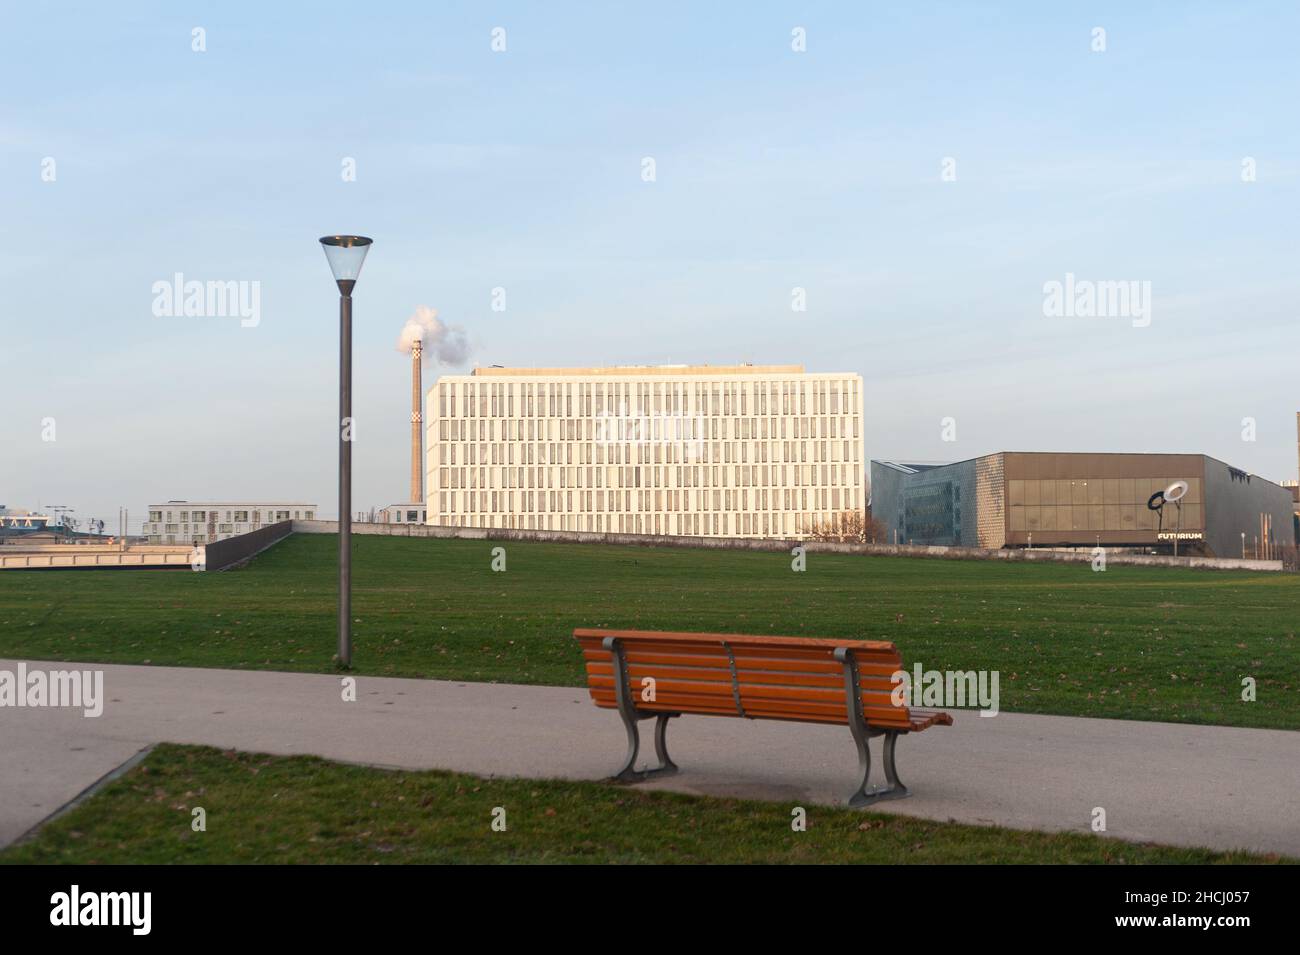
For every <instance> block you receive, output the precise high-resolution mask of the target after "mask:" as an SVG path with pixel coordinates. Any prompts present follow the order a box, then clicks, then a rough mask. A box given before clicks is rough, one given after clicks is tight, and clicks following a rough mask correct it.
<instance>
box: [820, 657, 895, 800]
mask: <svg viewBox="0 0 1300 955" xmlns="http://www.w3.org/2000/svg"><path fill="white" fill-rule="evenodd" d="M835 659H837V660H839V661H840V663H842V664H843V665H844V698H845V702H846V704H847V706H846V709H847V710H848V714H847V715H848V721H849V731H850V732H851V733H852V734H853V742H854V744H856V745H857V747H858V772H859V773H860V774H861V781H860V782H859V783H858V786H857V788H856V789H854V790H853V794H852V795H851V796H849V805H850V806H852V807H854V808H855V809H856V808H858V807H861V806H869V805H871V804H872V803H874V802H880V801H882V800H885V799H902V798H903V797H904V796H907V795H908V794H909V793H908V789H907V787H906V786H904V785H903V784H902V783H901V782H900V781H899V779H898V770H897V769H896V768H895V766H894V746H895V744H896V742H897V741H898V735H899V733H898V730H877V731H875V732H873V731H872V730H871V729H870V728H869V727H868V726H867V721H866V720H865V719H864V718H863V716H862V689H861V686H860V685H859V683H858V661H857V660H856V659H855V658H854V656H853V653H852V651H851V650H848V649H846V648H840V649H838V650H836V651H835ZM882 732H883V734H884V737H885V742H884V752H883V754H882V755H883V757H884V758H883V760H882V762H883V763H884V764H885V782H886V783H887V785H885V786H883V787H881V788H879V789H875V788H873V787H872V786H871V750H870V749H869V748H868V746H867V740H868V739H869V738H870V737H872V736H877V735H880V734H881V733H882Z"/></svg>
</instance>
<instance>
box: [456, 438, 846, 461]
mask: <svg viewBox="0 0 1300 955" xmlns="http://www.w3.org/2000/svg"><path fill="white" fill-rule="evenodd" d="M752 447H753V458H754V461H755V462H756V463H764V462H767V461H769V460H770V461H774V462H776V461H784V462H786V463H793V462H799V461H804V462H806V461H808V460H812V461H859V460H861V458H860V456H859V454H860V450H859V446H858V442H857V441H848V440H845V441H781V442H776V441H772V442H766V441H764V442H759V443H756V444H753V445H752ZM516 448H518V449H519V454H518V458H519V460H518V462H516V461H515V457H516V455H515V449H516ZM750 448H751V445H750V444H749V443H748V442H736V441H727V442H718V441H714V442H704V443H701V444H685V445H680V446H679V445H676V444H661V443H656V444H653V445H610V446H608V453H606V447H605V446H602V445H599V444H591V443H585V444H583V443H572V444H569V443H566V444H520V445H515V444H487V443H470V442H466V443H452V442H438V451H437V455H438V463H439V464H457V463H459V464H471V465H472V464H505V465H511V464H516V463H518V464H525V465H532V464H540V465H550V466H555V465H562V464H596V465H613V464H620V465H622V464H632V463H634V462H633V457H635V459H636V460H635V463H636V464H638V465H640V464H697V465H698V464H747V463H749V459H750ZM810 450H811V452H812V456H811V459H810V457H809V451H810ZM633 451H635V455H634V454H633ZM431 453H432V452H431ZM457 458H459V459H460V460H459V461H457ZM575 458H576V459H577V460H576V461H575Z"/></svg>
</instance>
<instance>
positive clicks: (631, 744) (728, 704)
mask: <svg viewBox="0 0 1300 955" xmlns="http://www.w3.org/2000/svg"><path fill="white" fill-rule="evenodd" d="M573 635H574V637H575V638H577V640H578V642H579V643H580V644H581V645H582V655H583V658H584V659H585V660H586V664H587V685H588V688H589V690H590V691H591V698H592V700H594V701H595V703H596V705H597V706H600V707H604V708H606V709H617V710H618V711H619V714H620V715H621V716H622V718H623V725H624V726H625V727H626V729H627V760H626V762H625V763H624V765H623V768H622V769H621V770H619V772H618V774H617V775H616V776H615V777H614V778H615V779H617V780H620V781H623V782H637V781H640V780H643V779H649V778H651V777H654V776H662V775H667V774H670V773H675V772H677V766H676V764H674V763H673V761H672V760H671V759H670V758H669V757H668V743H667V728H668V721H669V720H670V719H672V718H673V717H675V716H681V715H683V714H687V713H689V714H692V715H700V716H739V717H744V718H746V719H752V720H789V721H794V722H802V723H830V724H834V725H837V726H844V725H847V726H848V728H849V731H850V732H851V733H852V734H853V742H854V743H855V744H857V747H858V769H859V771H860V777H861V781H860V782H859V783H858V786H857V788H856V789H854V791H853V795H852V796H850V797H849V805H851V806H865V805H868V804H870V803H873V802H876V801H878V800H882V799H899V798H901V797H903V796H906V795H908V789H907V787H906V786H904V785H903V784H902V782H900V781H899V779H898V772H897V770H896V769H895V766H894V747H895V745H896V743H897V741H898V737H899V736H901V735H903V734H905V733H919V732H920V731H922V730H924V729H927V728H928V727H931V726H951V725H952V717H951V716H949V715H948V714H947V713H943V712H940V711H938V710H919V709H912V708H909V707H907V706H895V705H894V703H893V700H892V698H891V691H892V690H893V689H894V686H895V684H894V683H893V681H892V679H891V678H892V676H893V674H894V673H896V672H898V671H899V670H902V669H903V661H902V657H901V656H900V655H899V653H898V650H897V648H895V646H894V645H893V644H892V643H889V642H886V641H879V640H823V639H811V638H806V637H754V636H746V635H743V634H727V633H656V632H652V631H646V630H600V629H578V630H575V631H574V632H573ZM847 700H851V702H852V705H846V701H847ZM652 717H653V718H654V719H655V754H656V755H657V756H658V758H659V765H658V766H657V767H655V768H653V769H646V770H638V769H637V768H636V761H637V753H638V752H639V750H640V746H641V739H640V731H639V729H638V723H639V722H640V721H641V720H646V719H650V718H652ZM881 735H883V736H884V737H885V740H884V760H883V761H884V768H885V781H886V785H885V786H883V787H880V788H872V787H871V786H870V785H869V783H870V776H871V753H870V750H869V749H868V748H867V740H868V738H869V737H872V736H881Z"/></svg>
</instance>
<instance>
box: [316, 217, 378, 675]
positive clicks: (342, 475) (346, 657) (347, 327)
mask: <svg viewBox="0 0 1300 955" xmlns="http://www.w3.org/2000/svg"><path fill="white" fill-rule="evenodd" d="M320 244H321V246H322V247H323V248H324V249H325V258H326V260H327V261H328V262H329V266H330V271H331V272H333V273H334V281H335V282H336V283H337V284H338V287H339V421H338V428H339V665H340V666H344V667H351V666H352V434H353V429H352V289H353V288H354V287H355V286H356V284H357V277H358V276H359V275H360V274H361V263H362V262H364V261H365V260H366V253H367V252H369V251H370V244H371V240H370V239H367V238H365V237H364V236H360V235H327V236H325V237H323V238H322V239H321V240H320Z"/></svg>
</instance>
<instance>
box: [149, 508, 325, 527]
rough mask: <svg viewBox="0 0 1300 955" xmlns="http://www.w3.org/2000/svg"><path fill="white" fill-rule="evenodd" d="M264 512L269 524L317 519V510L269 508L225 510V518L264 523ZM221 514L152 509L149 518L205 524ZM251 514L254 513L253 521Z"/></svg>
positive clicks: (168, 521)
mask: <svg viewBox="0 0 1300 955" xmlns="http://www.w3.org/2000/svg"><path fill="white" fill-rule="evenodd" d="M263 513H265V514H266V518H265V520H266V523H268V524H274V523H277V522H279V521H288V520H295V521H298V520H305V521H310V520H315V518H316V512H315V511H304V510H295V511H289V510H267V511H265V512H263V511H240V510H228V511H226V512H225V517H224V520H225V521H226V523H239V524H247V523H253V524H260V523H262V520H263V518H262V514H263ZM164 514H166V517H165V518H164V516H163V515H164ZM174 514H178V515H179V517H173V515H174ZM221 514H222V512H221V511H150V512H149V520H150V522H152V523H154V524H162V523H167V524H171V523H173V522H175V523H178V524H203V523H215V522H216V521H219V520H222V519H223V518H222V517H221ZM290 514H292V515H293V516H292V517H290ZM249 515H252V517H251V521H250V517H249Z"/></svg>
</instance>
